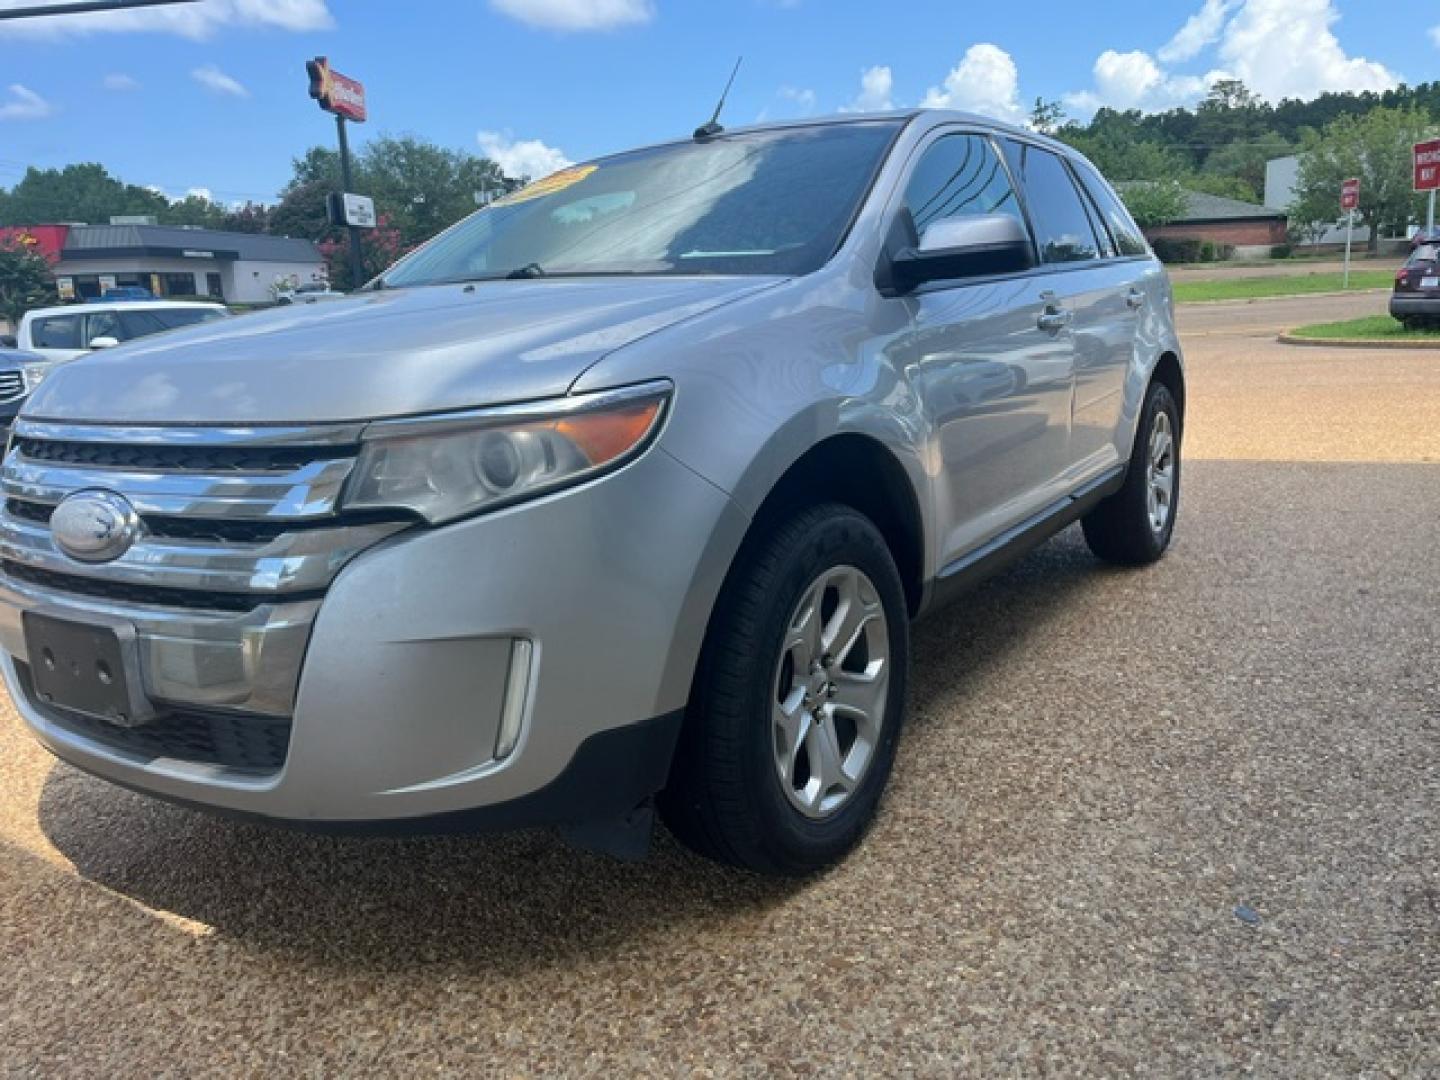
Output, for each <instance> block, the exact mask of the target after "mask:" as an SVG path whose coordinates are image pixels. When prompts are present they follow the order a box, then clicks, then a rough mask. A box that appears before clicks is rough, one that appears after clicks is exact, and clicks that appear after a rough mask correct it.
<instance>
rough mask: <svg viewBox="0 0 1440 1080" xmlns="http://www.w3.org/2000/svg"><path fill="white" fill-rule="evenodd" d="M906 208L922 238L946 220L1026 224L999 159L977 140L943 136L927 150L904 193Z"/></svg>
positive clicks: (987, 144)
mask: <svg viewBox="0 0 1440 1080" xmlns="http://www.w3.org/2000/svg"><path fill="white" fill-rule="evenodd" d="M905 206H906V208H907V209H908V210H909V211H910V216H911V217H912V218H914V219H915V230H916V232H917V233H918V234H919V235H921V236H923V235H924V234H925V230H926V228H928V227H929V226H930V225H932V224H934V223H935V222H936V221H941V220H944V219H945V218H957V217H970V216H974V215H978V214H1009V215H1010V216H1011V217H1013V218H1015V219H1016V220H1017V221H1019V222H1020V223H1021V224H1022V225H1023V224H1024V222H1025V216H1024V215H1023V214H1022V213H1021V212H1020V203H1019V201H1018V200H1017V199H1016V198H1015V192H1014V190H1013V189H1012V188H1011V187H1010V177H1009V176H1008V175H1006V172H1005V168H1004V166H1003V165H1001V163H1000V156H999V155H998V154H997V153H995V148H994V146H993V145H991V142H990V140H989V139H986V138H983V137H982V136H979V135H948V136H946V137H945V138H943V139H941V140H939V141H938V142H936V143H935V145H934V146H932V147H930V149H928V150H926V151H925V156H924V157H922V158H921V159H920V164H919V165H917V166H916V167H915V172H914V173H913V174H912V175H911V177H910V184H909V186H908V187H907V188H906V189H905Z"/></svg>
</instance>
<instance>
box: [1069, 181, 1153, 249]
mask: <svg viewBox="0 0 1440 1080" xmlns="http://www.w3.org/2000/svg"><path fill="white" fill-rule="evenodd" d="M1074 164H1075V171H1076V172H1077V173H1078V174H1079V176H1080V182H1081V183H1082V184H1084V185H1085V191H1086V192H1087V193H1088V194H1089V196H1090V198H1091V199H1092V200H1093V201H1094V203H1095V205H1096V206H1097V207H1098V208H1099V210H1100V216H1101V217H1102V218H1104V219H1105V224H1106V225H1107V226H1109V229H1110V235H1111V236H1113V237H1114V238H1115V246H1116V247H1117V248H1119V249H1120V254H1121V256H1126V255H1148V254H1149V253H1150V245H1149V244H1147V243H1146V242H1145V234H1144V233H1142V232H1141V231H1140V226H1138V225H1136V224H1135V219H1134V218H1132V217H1131V216H1130V211H1129V210H1126V209H1125V204H1124V203H1122V202H1121V201H1120V199H1119V198H1118V197H1117V196H1116V195H1115V192H1114V190H1113V189H1112V188H1111V187H1110V185H1109V184H1107V183H1106V182H1105V179H1104V177H1102V176H1101V175H1100V173H1099V172H1097V171H1096V170H1095V168H1094V166H1092V165H1090V164H1089V163H1087V162H1084V161H1077V162H1075V163H1074Z"/></svg>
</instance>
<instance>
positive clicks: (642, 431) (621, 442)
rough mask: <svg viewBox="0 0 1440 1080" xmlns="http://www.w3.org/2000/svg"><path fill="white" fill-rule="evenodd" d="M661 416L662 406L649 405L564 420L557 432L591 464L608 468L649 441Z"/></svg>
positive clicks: (652, 403) (557, 427) (658, 403)
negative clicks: (574, 446)
mask: <svg viewBox="0 0 1440 1080" xmlns="http://www.w3.org/2000/svg"><path fill="white" fill-rule="evenodd" d="M659 415H660V402H658V401H647V402H644V403H642V404H639V405H636V406H635V407H634V408H631V409H617V410H616V411H614V412H602V413H593V414H591V415H589V416H577V417H575V418H574V419H571V420H561V421H560V422H559V423H557V424H556V425H555V430H556V431H557V432H559V433H560V434H561V435H563V436H565V438H567V439H569V440H570V441H571V442H573V443H574V444H575V445H576V446H578V447H579V448H580V451H581V453H583V454H584V455H585V456H586V457H587V458H589V459H590V464H592V465H606V464H609V463H610V462H612V461H614V460H615V459H616V458H618V457H623V456H624V455H625V454H626V453H628V452H629V450H630V448H631V447H632V446H634V445H635V444H636V443H638V442H639V441H640V440H641V439H643V438H645V435H646V433H647V432H649V430H650V428H651V427H652V426H653V425H654V423H655V418H656V417H657V416H659Z"/></svg>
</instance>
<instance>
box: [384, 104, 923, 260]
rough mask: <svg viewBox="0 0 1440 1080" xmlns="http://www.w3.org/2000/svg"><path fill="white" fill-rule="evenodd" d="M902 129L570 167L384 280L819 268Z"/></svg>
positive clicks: (855, 130)
mask: <svg viewBox="0 0 1440 1080" xmlns="http://www.w3.org/2000/svg"><path fill="white" fill-rule="evenodd" d="M897 127H898V125H897V124H896V123H895V122H890V121H884V122H874V121H871V122H857V123H853V124H834V125H817V126H814V127H806V128H794V129H789V130H781V131H765V132H757V133H754V134H740V135H733V136H724V137H721V138H717V139H713V140H709V141H706V142H689V143H679V144H675V145H671V146H662V147H657V148H655V149H651V150H639V151H635V152H634V153H629V154H621V155H618V156H616V157H612V158H605V159H603V160H601V161H597V162H593V163H591V164H588V165H579V166H575V167H572V168H569V169H565V170H564V171H562V172H559V173H556V174H555V175H553V176H550V177H547V178H546V179H544V180H541V181H539V182H538V183H535V184H531V185H530V186H529V187H526V188H522V189H521V190H519V191H517V192H514V193H513V194H510V195H507V196H506V197H504V198H503V199H500V200H498V201H496V202H495V203H492V204H491V205H490V206H488V207H486V208H485V209H484V210H481V211H480V212H479V213H477V214H475V215H473V216H472V217H470V218H468V219H466V220H465V221H463V222H461V223H460V224H459V225H457V226H456V227H455V228H453V229H451V230H450V231H449V232H446V233H443V234H442V235H441V236H439V237H437V238H436V239H435V240H433V241H431V242H430V243H429V244H427V245H426V246H425V247H423V248H421V249H420V250H419V251H417V252H416V253H415V254H413V255H411V256H410V257H409V258H407V259H405V260H403V261H402V262H401V263H399V264H398V265H397V266H396V267H395V268H394V269H392V270H391V271H390V272H389V273H387V274H386V275H385V277H384V279H383V282H384V285H385V286H386V287H387V288H405V287H408V286H415V285H436V284H442V283H445V282H457V281H483V280H493V279H496V278H507V277H512V278H542V277H575V276H589V275H607V274H776V275H786V276H789V275H798V274H808V273H810V272H812V271H814V270H818V269H819V268H820V267H821V266H822V265H824V263H825V262H826V260H828V259H829V258H830V256H831V255H833V254H834V252H835V249H836V248H837V247H838V246H839V244H840V241H841V240H842V239H843V237H844V235H845V230H846V229H847V227H848V226H849V223H850V221H851V219H852V218H853V216H854V214H855V211H856V208H857V206H858V205H859V203H860V200H861V199H862V198H863V197H864V195H865V192H866V191H867V190H868V188H869V186H870V181H871V178H872V177H873V176H874V175H875V172H876V170H877V169H878V168H879V165H880V162H881V159H882V158H883V156H884V153H885V150H886V148H887V147H888V146H889V144H890V140H891V138H892V137H893V136H894V134H895V131H896V129H897Z"/></svg>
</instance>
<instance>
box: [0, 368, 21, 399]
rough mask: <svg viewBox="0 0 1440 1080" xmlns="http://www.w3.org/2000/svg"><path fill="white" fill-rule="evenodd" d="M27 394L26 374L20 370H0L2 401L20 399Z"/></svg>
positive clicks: (0, 396)
mask: <svg viewBox="0 0 1440 1080" xmlns="http://www.w3.org/2000/svg"><path fill="white" fill-rule="evenodd" d="M24 396H25V376H24V375H22V374H21V373H20V372H18V371H0V402H11V401H18V400H20V399H21V398H22V397H24Z"/></svg>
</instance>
